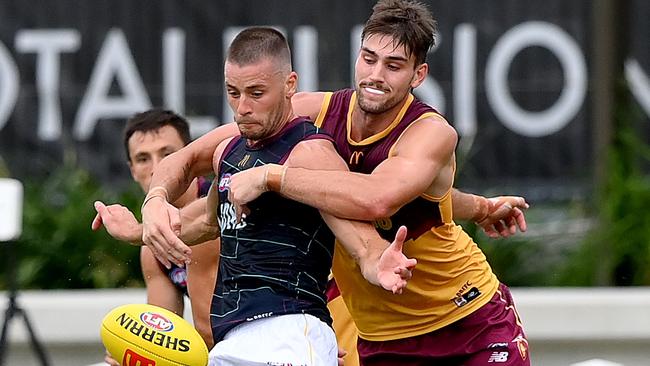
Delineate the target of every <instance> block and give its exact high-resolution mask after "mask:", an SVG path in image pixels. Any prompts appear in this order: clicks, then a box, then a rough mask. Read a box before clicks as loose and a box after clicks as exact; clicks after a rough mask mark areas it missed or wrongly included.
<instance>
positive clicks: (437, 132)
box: [395, 113, 458, 155]
mask: <svg viewBox="0 0 650 366" xmlns="http://www.w3.org/2000/svg"><path fill="white" fill-rule="evenodd" d="M457 143H458V133H457V132H456V129H455V128H454V127H453V126H452V125H451V124H450V123H449V122H447V120H446V119H445V118H444V117H443V116H441V115H439V114H437V113H431V114H427V115H425V116H423V117H422V118H420V119H418V120H417V121H415V122H413V123H412V124H411V125H410V126H409V127H408V128H407V129H406V130H405V131H404V132H403V133H402V136H400V138H399V140H398V142H397V144H396V149H395V153H398V152H399V151H405V150H406V151H411V150H412V149H415V151H419V152H422V151H427V150H435V151H438V152H439V153H442V155H447V154H446V153H445V152H449V153H451V152H453V151H454V149H455V148H456V144H457ZM423 149H425V150H423Z"/></svg>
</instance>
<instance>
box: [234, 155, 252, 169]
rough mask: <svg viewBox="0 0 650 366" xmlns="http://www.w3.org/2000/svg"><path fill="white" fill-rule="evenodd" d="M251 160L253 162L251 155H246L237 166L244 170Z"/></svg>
mask: <svg viewBox="0 0 650 366" xmlns="http://www.w3.org/2000/svg"><path fill="white" fill-rule="evenodd" d="M249 160H251V156H250V154H246V155H244V157H243V158H241V160H240V161H239V163H237V166H238V167H240V168H244V167H245V166H246V164H248V161H249Z"/></svg>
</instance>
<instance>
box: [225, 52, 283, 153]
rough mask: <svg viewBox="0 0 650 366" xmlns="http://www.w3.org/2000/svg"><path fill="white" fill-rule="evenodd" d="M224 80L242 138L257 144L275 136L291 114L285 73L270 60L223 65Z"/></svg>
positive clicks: (229, 102)
mask: <svg viewBox="0 0 650 366" xmlns="http://www.w3.org/2000/svg"><path fill="white" fill-rule="evenodd" d="M293 75H295V74H294V73H291V75H289V79H291V78H295V76H293ZM224 77H225V81H226V89H227V93H228V104H229V105H230V108H231V109H232V111H233V112H234V116H235V122H237V126H238V127H239V131H240V133H241V135H242V136H243V137H244V138H247V139H249V140H253V141H257V140H261V139H264V138H266V137H269V136H272V135H273V134H274V133H276V132H278V131H279V129H280V128H281V126H282V125H283V123H284V122H285V120H286V118H287V113H289V110H290V100H291V99H290V96H289V98H287V96H288V94H287V93H288V92H289V89H290V88H291V85H290V82H291V81H290V80H289V81H288V78H287V75H286V73H285V72H282V71H280V70H279V69H278V67H277V65H276V64H275V63H274V62H273V61H272V60H262V61H260V62H256V63H253V64H249V65H244V66H241V65H238V64H235V63H230V62H228V61H226V64H225V69H224ZM288 83H289V84H288Z"/></svg>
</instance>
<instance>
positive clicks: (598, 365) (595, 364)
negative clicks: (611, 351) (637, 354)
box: [571, 358, 623, 366]
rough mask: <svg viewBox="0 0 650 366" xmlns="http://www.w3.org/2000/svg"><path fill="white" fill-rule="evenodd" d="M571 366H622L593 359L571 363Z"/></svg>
mask: <svg viewBox="0 0 650 366" xmlns="http://www.w3.org/2000/svg"><path fill="white" fill-rule="evenodd" d="M571 366H623V365H622V364H620V363H615V362H611V361H607V360H601V359H599V358H594V359H593V360H588V361H585V362H578V363H572V364H571Z"/></svg>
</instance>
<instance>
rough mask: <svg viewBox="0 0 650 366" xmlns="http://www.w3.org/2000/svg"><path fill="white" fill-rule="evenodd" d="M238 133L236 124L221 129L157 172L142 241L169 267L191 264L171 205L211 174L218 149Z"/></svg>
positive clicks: (174, 156)
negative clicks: (195, 180)
mask: <svg viewBox="0 0 650 366" xmlns="http://www.w3.org/2000/svg"><path fill="white" fill-rule="evenodd" d="M238 134H239V131H238V129H237V126H236V125H235V124H233V123H230V124H227V125H223V126H220V127H218V128H216V129H214V130H212V131H211V132H209V133H207V134H205V135H203V136H201V137H200V138H198V139H197V140H195V141H193V142H192V143H190V144H189V145H187V146H185V147H184V148H182V149H181V150H179V151H177V152H175V153H173V154H171V155H169V156H167V157H165V159H163V160H162V161H161V162H160V164H159V165H158V167H157V168H156V170H155V171H154V174H153V176H152V178H151V184H150V187H151V188H150V189H149V192H148V193H147V197H146V198H145V202H144V203H143V205H142V223H143V233H142V242H143V243H144V244H146V245H147V246H149V247H150V248H151V249H152V251H153V253H154V255H155V256H156V258H157V259H158V260H159V261H160V262H161V263H162V264H164V265H165V266H167V267H169V265H170V263H171V262H174V263H176V264H178V265H182V264H183V263H187V262H189V260H190V259H189V256H190V254H191V252H192V251H191V249H190V248H189V247H188V246H186V245H184V244H183V242H182V241H180V240H175V238H176V239H177V237H178V235H179V234H180V219H179V218H178V217H177V216H175V211H174V210H172V209H171V208H170V206H171V205H170V204H169V202H173V201H174V200H176V199H177V198H178V197H180V195H182V194H183V192H185V191H186V190H187V188H188V186H189V184H190V183H191V182H192V180H193V179H194V178H196V177H197V176H199V175H204V174H207V173H210V172H212V157H213V154H214V152H215V149H216V147H217V146H218V145H219V144H220V143H221V142H223V141H224V140H225V139H227V138H229V137H232V136H235V135H238Z"/></svg>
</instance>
